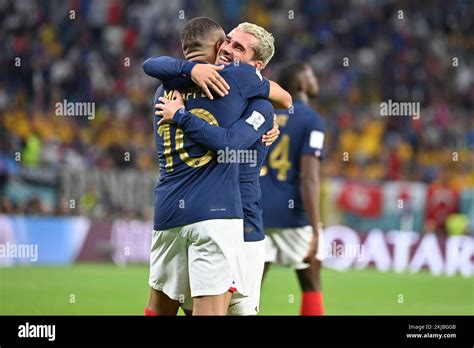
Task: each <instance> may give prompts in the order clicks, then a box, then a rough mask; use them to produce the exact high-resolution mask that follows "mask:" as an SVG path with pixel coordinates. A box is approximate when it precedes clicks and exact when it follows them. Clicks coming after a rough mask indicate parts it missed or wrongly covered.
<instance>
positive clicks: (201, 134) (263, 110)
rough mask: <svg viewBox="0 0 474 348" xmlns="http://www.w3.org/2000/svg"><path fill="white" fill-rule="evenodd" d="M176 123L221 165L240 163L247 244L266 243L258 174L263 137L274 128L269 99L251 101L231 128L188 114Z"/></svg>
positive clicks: (178, 115)
mask: <svg viewBox="0 0 474 348" xmlns="http://www.w3.org/2000/svg"><path fill="white" fill-rule="evenodd" d="M173 120H174V121H175V123H176V124H177V126H178V127H179V128H181V129H182V130H183V131H184V133H185V134H186V135H188V136H189V137H190V138H191V139H193V140H194V141H196V142H197V143H199V144H201V145H204V146H206V147H207V148H209V149H211V150H213V151H214V152H216V153H217V161H218V162H224V161H237V162H238V163H240V170H239V181H240V194H241V198H242V206H243V213H244V240H245V241H246V242H254V241H260V240H263V239H264V238H265V234H264V231H263V219H262V209H261V206H260V197H261V190H260V184H259V174H260V168H261V167H262V165H263V162H264V160H265V156H266V153H267V147H266V146H265V145H264V144H263V143H262V140H261V137H262V136H263V135H264V134H265V133H266V132H268V131H269V130H271V129H272V127H273V106H272V105H271V103H270V102H269V101H268V100H266V99H262V98H252V99H251V100H250V102H249V104H248V106H247V109H246V110H245V112H244V114H243V116H242V117H241V118H240V119H239V120H238V121H237V122H235V123H234V124H233V125H232V126H231V127H230V128H221V127H216V126H213V125H210V124H209V123H206V122H205V121H204V120H202V119H200V118H198V117H196V116H195V115H193V114H192V113H190V112H188V111H186V112H177V113H176V114H175V115H174V117H173ZM232 156H234V157H232Z"/></svg>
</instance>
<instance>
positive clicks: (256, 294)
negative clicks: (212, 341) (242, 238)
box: [181, 240, 265, 316]
mask: <svg viewBox="0 0 474 348" xmlns="http://www.w3.org/2000/svg"><path fill="white" fill-rule="evenodd" d="M242 256H243V259H244V265H245V276H246V286H247V294H248V296H247V297H242V296H239V295H238V294H235V293H234V294H232V300H231V301H230V304H229V309H228V311H227V315H233V316H237V315H239V316H243V315H257V314H258V312H259V306H260V287H261V285H262V277H263V268H264V266H265V240H261V241H258V242H245V243H244V247H243V254H242ZM181 307H182V308H183V309H185V310H192V309H193V301H192V298H189V299H186V300H185V301H184V303H183V304H182V305H181Z"/></svg>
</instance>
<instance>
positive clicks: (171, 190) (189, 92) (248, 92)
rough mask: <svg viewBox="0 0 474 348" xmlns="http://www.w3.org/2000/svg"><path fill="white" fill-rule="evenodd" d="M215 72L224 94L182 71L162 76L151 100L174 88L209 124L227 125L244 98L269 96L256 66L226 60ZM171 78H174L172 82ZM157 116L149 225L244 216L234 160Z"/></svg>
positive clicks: (238, 112) (160, 226) (158, 226)
mask: <svg viewBox="0 0 474 348" xmlns="http://www.w3.org/2000/svg"><path fill="white" fill-rule="evenodd" d="M220 74H221V76H222V77H223V78H224V79H225V80H226V81H227V83H228V84H229V85H230V91H229V94H228V95H227V96H225V97H222V98H221V97H216V98H215V99H214V100H209V99H208V98H207V97H206V95H205V94H204V93H203V92H202V91H201V89H200V88H198V87H197V86H195V85H194V84H193V83H192V82H191V79H190V78H189V77H185V78H179V79H173V80H170V81H167V82H165V83H164V89H162V90H157V93H156V94H155V99H154V104H155V103H157V102H158V97H160V96H162V95H164V96H165V97H166V98H171V92H172V89H173V88H177V89H179V90H180V92H181V94H182V95H183V98H184V100H185V106H186V109H187V110H188V111H190V112H191V113H192V114H194V115H195V116H197V117H199V118H201V119H203V120H205V121H206V122H208V123H210V124H213V125H218V126H220V127H224V128H228V127H230V126H231V125H232V124H233V123H234V122H236V121H237V120H238V119H239V118H240V117H241V116H242V114H243V112H244V110H245V109H246V107H247V105H248V102H249V98H252V97H262V98H267V97H268V94H269V83H268V81H266V80H264V79H262V77H261V76H260V74H259V73H257V71H256V69H255V67H252V66H250V65H247V64H240V66H234V65H229V66H226V67H225V68H224V69H223V70H222V71H221V72H220ZM183 79H184V83H183ZM175 80H176V81H179V82H177V83H173V81H175ZM158 120H159V118H158V117H156V116H155V118H154V124H155V127H154V128H155V144H156V148H157V152H158V157H159V166H160V178H159V180H158V183H157V185H156V187H155V216H154V228H155V229H156V230H163V229H169V228H173V227H177V226H183V225H188V224H191V223H195V222H198V221H204V220H209V219H227V218H243V213H242V203H241V197H240V189H239V176H238V175H239V167H238V163H228V162H225V163H219V162H218V161H217V160H216V154H215V153H214V152H213V151H211V150H208V149H207V148H206V147H204V146H202V145H200V144H198V143H197V142H195V141H194V140H192V139H191V138H190V137H189V136H188V135H187V134H186V133H184V132H183V130H182V129H180V128H178V127H176V126H175V125H172V124H163V125H160V126H157V122H158Z"/></svg>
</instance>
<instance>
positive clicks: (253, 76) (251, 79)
mask: <svg viewBox="0 0 474 348" xmlns="http://www.w3.org/2000/svg"><path fill="white" fill-rule="evenodd" d="M221 76H222V77H223V78H224V79H226V78H231V79H233V80H234V81H235V83H236V84H237V85H238V87H239V92H240V95H241V96H242V98H243V99H250V98H254V97H257V98H264V99H268V96H269V95H270V82H268V80H267V79H265V78H263V77H262V75H261V74H260V71H258V70H257V69H256V68H255V67H254V66H252V65H249V64H239V65H238V66H234V65H233V64H231V65H227V66H226V67H225V68H224V70H222V71H221Z"/></svg>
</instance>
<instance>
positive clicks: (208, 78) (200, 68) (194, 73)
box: [191, 64, 230, 100]
mask: <svg viewBox="0 0 474 348" xmlns="http://www.w3.org/2000/svg"><path fill="white" fill-rule="evenodd" d="M222 69H224V65H213V64H196V65H195V66H194V68H193V69H192V70H191V79H192V80H193V82H194V83H195V84H196V85H198V86H199V87H201V89H202V90H203V91H204V93H206V95H207V97H208V98H209V99H211V100H213V99H214V97H213V96H212V93H211V91H210V90H209V89H212V90H213V91H215V92H216V93H217V94H219V95H220V96H221V97H224V96H225V95H227V94H229V92H228V90H229V89H230V86H229V85H228V84H227V82H225V80H224V78H222V76H221V75H219V71H220V70H222Z"/></svg>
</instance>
